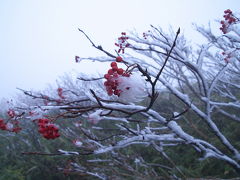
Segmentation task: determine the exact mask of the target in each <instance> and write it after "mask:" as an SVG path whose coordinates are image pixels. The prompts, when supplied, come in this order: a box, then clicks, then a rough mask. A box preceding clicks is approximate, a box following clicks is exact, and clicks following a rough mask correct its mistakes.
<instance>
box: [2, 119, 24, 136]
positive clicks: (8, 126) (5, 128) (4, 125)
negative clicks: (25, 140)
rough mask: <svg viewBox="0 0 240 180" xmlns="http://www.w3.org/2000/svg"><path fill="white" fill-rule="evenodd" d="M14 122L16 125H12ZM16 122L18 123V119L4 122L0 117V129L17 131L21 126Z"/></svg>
mask: <svg viewBox="0 0 240 180" xmlns="http://www.w3.org/2000/svg"><path fill="white" fill-rule="evenodd" d="M14 124H15V125H16V127H13V125H14ZM18 124H19V121H14V122H13V123H5V122H4V120H3V119H0V129H1V130H4V131H10V132H15V133H18V132H19V131H21V130H22V128H20V127H19V126H18ZM10 126H12V127H10Z"/></svg>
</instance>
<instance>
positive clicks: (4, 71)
mask: <svg viewBox="0 0 240 180" xmlns="http://www.w3.org/2000/svg"><path fill="white" fill-rule="evenodd" d="M228 8H230V9H232V10H233V11H237V10H239V1H238V0H165V1H164V0H121V1H120V0H0V82H1V88H0V98H2V97H7V98H8V97H10V96H12V95H14V94H15V93H16V92H17V90H16V87H19V88H22V89H26V90H30V89H33V90H37V89H44V87H46V84H51V83H54V82H55V80H56V79H57V77H58V76H60V75H63V74H64V72H70V71H71V70H73V69H75V70H77V71H79V72H86V73H87V72H88V71H90V72H93V71H99V72H100V71H101V69H99V68H97V67H93V65H92V64H91V65H88V64H87V63H83V64H81V63H80V64H76V63H75V62H74V57H75V55H79V56H80V57H81V56H82V57H88V56H98V55H101V54H100V53H97V51H96V50H95V49H93V48H92V47H91V45H90V44H89V42H88V41H87V40H86V39H85V38H84V37H83V36H82V34H81V33H80V32H79V31H78V28H82V29H83V30H85V32H87V33H88V34H89V35H90V37H91V38H92V40H94V41H95V42H96V44H101V45H102V46H103V47H104V48H106V49H108V50H110V51H113V50H114V48H115V46H114V42H115V40H116V38H117V37H118V36H119V34H120V33H121V32H122V31H131V30H133V29H136V30H137V31H138V32H139V33H142V32H143V31H146V30H148V29H149V25H150V24H153V25H155V26H161V27H163V28H165V29H167V28H168V26H169V25H172V26H173V27H174V28H176V29H177V27H181V29H182V32H184V34H185V35H186V36H187V37H188V38H189V40H192V41H194V42H200V39H198V38H199V36H198V35H197V33H195V32H194V30H193V27H192V25H191V24H192V23H193V22H194V23H197V24H199V25H202V24H203V25H207V24H208V22H209V21H210V22H212V23H213V24H214V21H215V20H217V19H221V16H222V15H223V11H224V10H225V9H228ZM216 28H219V27H217V25H216Z"/></svg>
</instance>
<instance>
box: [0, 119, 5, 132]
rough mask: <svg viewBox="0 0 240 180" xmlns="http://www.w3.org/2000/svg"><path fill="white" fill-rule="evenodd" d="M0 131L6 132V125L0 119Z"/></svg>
mask: <svg viewBox="0 0 240 180" xmlns="http://www.w3.org/2000/svg"><path fill="white" fill-rule="evenodd" d="M0 129H1V130H7V124H6V123H5V122H4V120H3V119H0Z"/></svg>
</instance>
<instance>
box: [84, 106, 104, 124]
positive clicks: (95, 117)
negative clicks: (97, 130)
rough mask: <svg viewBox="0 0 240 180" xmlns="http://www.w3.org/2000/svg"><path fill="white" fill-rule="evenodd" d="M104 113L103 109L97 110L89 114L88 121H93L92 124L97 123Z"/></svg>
mask: <svg viewBox="0 0 240 180" xmlns="http://www.w3.org/2000/svg"><path fill="white" fill-rule="evenodd" d="M101 113H102V110H100V109H99V110H97V111H95V112H93V113H91V114H89V115H88V119H87V120H88V122H90V123H92V124H97V123H99V121H100V120H102V117H101V116H100V115H101Z"/></svg>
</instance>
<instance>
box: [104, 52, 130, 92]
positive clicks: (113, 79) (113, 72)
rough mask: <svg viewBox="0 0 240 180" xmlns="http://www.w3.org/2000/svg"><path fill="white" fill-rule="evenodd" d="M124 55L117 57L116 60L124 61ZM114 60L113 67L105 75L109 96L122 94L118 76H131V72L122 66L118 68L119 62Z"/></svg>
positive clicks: (105, 84)
mask: <svg viewBox="0 0 240 180" xmlns="http://www.w3.org/2000/svg"><path fill="white" fill-rule="evenodd" d="M122 61H123V59H122V57H120V56H118V57H116V62H122ZM116 62H112V63H111V68H110V69H109V70H108V73H107V74H105V75H104V78H105V79H106V81H105V82H104V86H105V87H106V90H107V93H108V95H109V96H111V95H113V94H114V95H116V96H120V94H121V90H120V89H118V85H119V81H118V78H119V77H120V76H123V77H129V76H130V73H128V72H126V71H124V70H123V69H122V68H118V66H117V63H116Z"/></svg>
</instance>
